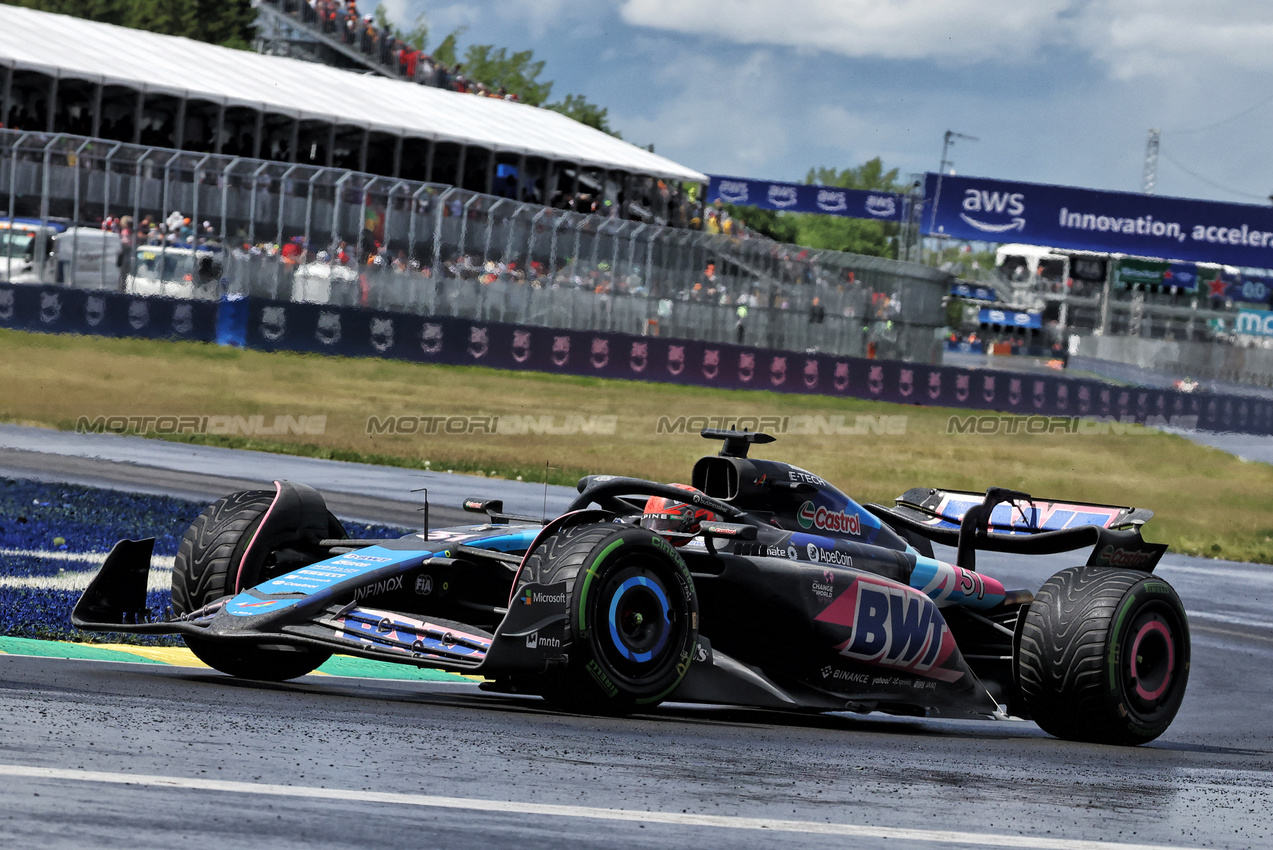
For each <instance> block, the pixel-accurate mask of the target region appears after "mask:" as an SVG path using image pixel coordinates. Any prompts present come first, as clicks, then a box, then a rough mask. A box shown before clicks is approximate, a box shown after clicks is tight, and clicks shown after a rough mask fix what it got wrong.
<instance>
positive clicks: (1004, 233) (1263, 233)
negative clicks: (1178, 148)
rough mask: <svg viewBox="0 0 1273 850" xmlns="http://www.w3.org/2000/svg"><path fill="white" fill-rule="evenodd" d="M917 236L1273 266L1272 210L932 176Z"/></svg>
mask: <svg viewBox="0 0 1273 850" xmlns="http://www.w3.org/2000/svg"><path fill="white" fill-rule="evenodd" d="M924 198H925V202H924V203H925V208H924V211H923V215H922V216H921V221H922V224H921V230H922V231H923V232H924V233H927V234H931V235H944V236H950V237H953V238H955V239H969V240H981V241H991V242H1008V241H1011V242H1025V243H1028V244H1031V245H1050V246H1053V247H1057V248H1069V249H1073V250H1080V251H1100V252H1107V253H1121V254H1134V255H1137V256H1141V257H1165V258H1169V259H1173V260H1186V261H1190V262H1204V263H1224V264H1227V265H1231V266H1248V267H1251V268H1259V269H1267V268H1273V208H1271V207H1269V206H1267V205H1266V206H1256V205H1253V204H1224V203H1218V202H1215V201H1199V200H1190V199H1187V198H1167V197H1162V196H1159V195H1144V194H1139V193H1135V192H1103V191H1097V190H1094V189H1079V188H1075V187H1071V186H1053V185H1048V184H1043V183H1016V182H1010V181H1007V180H991V179H988V178H983V177H962V176H954V175H949V174H947V175H938V174H933V173H932V172H929V173H928V175H927V177H926V179H925V183H924Z"/></svg>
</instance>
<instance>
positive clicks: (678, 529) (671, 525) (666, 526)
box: [641, 484, 716, 546]
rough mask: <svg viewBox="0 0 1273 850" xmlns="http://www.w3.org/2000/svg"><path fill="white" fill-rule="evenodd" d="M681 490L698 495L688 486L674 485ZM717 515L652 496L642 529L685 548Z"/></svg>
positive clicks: (643, 515)
mask: <svg viewBox="0 0 1273 850" xmlns="http://www.w3.org/2000/svg"><path fill="white" fill-rule="evenodd" d="M671 486H673V487H677V488H679V489H681V490H687V491H689V492H691V493H698V492H699V491H698V490H695V489H694V488H693V487H691V486H689V485H688V484H673V485H671ZM715 519H716V514H714V513H713V512H711V511H709V510H708V509H707V508H700V507H698V506H696V505H692V504H689V503H688V502H680V501H677V500H676V499H673V498H671V497H668V496H651V497H650V498H649V499H648V500H646V503H645V510H644V511H643V512H642V515H641V527H642V528H648V529H650V531H653V532H654V533H655V534H659V535H661V536H663V537H665V538H667V540H668V542H669V543H671V544H672V545H673V546H684V545H685V544H686V543H688V542H689V541H690V538H692V537H693V536H694V535H696V534H698V530H699V527H700V526H701V525H702V524H703V523H704V522H712V521H713V520H715Z"/></svg>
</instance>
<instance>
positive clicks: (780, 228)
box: [724, 204, 800, 243]
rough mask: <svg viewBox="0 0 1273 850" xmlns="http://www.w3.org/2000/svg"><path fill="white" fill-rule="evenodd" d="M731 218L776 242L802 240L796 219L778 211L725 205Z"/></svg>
mask: <svg viewBox="0 0 1273 850" xmlns="http://www.w3.org/2000/svg"><path fill="white" fill-rule="evenodd" d="M724 208H725V211H726V212H728V213H729V217H730V218H733V219H737V220H739V221H742V223H743V224H744V225H745V226H746V227H747V229H748V230H754V231H756V232H757V233H760V234H762V235H764V236H768V237H769V238H770V239H772V240H774V241H775V242H787V243H796V242H798V240H799V239H800V232H799V228H798V227H797V224H796V217H795V216H793V215H788V214H787V213H784V212H779V211H777V210H764V209H761V208H760V207H740V206H736V205H735V204H725V205H724Z"/></svg>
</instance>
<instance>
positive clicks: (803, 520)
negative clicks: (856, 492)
mask: <svg viewBox="0 0 1273 850" xmlns="http://www.w3.org/2000/svg"><path fill="white" fill-rule="evenodd" d="M796 520H797V521H798V522H799V523H800V527H801V528H817V529H820V530H822V531H832V532H836V533H839V534H852V535H854V536H858V535H860V534H861V533H862V518H861V517H860V516H858V515H857V514H855V513H854V514H846V513H844V512H843V511H832V510H828V509H827V508H823V507H815V506H814V504H813V502H805V503H804V504H803V505H801V506H800V510H799V511H797V512H796Z"/></svg>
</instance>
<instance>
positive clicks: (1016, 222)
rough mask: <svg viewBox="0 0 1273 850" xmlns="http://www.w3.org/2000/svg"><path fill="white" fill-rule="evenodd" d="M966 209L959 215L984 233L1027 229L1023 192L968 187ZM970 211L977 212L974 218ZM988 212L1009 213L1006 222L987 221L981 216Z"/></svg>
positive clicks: (965, 199)
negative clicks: (991, 190) (1010, 217)
mask: <svg viewBox="0 0 1273 850" xmlns="http://www.w3.org/2000/svg"><path fill="white" fill-rule="evenodd" d="M963 209H964V211H963V212H961V213H960V214H959V217H960V218H962V219H963V220H964V221H966V222H967V223H968V224H971V225H972V226H973V227H975V228H977V229H978V230H980V231H982V232H983V233H1007V232H1008V231H1009V230H1021V231H1024V230H1025V219H1024V218H1022V217H1021V216H1022V215H1023V214H1024V213H1025V195H1024V194H1022V193H1021V192H1011V193H1009V192H988V191H986V190H985V189H968V190H966V191H965V192H964V202H963ZM969 213H975V214H976V215H977V218H973V217H972V216H971V215H969ZM986 214H993V215H1008V216H1012V220H1011V221H1009V222H1006V223H999V222H986V221H981V220H980V218H981V217H983V216H985V215H986Z"/></svg>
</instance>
